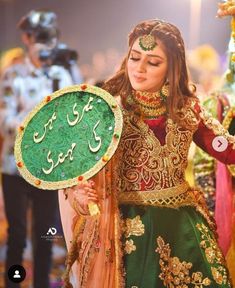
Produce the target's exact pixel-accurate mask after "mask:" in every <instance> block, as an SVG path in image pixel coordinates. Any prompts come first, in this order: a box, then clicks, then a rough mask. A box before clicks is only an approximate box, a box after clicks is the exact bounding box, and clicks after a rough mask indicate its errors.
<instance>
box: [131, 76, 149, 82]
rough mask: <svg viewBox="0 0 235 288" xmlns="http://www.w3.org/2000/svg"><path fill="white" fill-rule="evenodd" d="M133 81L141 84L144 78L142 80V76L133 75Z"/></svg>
mask: <svg viewBox="0 0 235 288" xmlns="http://www.w3.org/2000/svg"><path fill="white" fill-rule="evenodd" d="M134 79H135V81H136V82H143V81H145V80H146V78H144V77H142V76H137V75H134Z"/></svg>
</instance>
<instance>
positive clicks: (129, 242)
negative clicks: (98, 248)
mask: <svg viewBox="0 0 235 288" xmlns="http://www.w3.org/2000/svg"><path fill="white" fill-rule="evenodd" d="M124 250H125V252H126V253H127V254H131V252H133V251H135V250H136V246H135V244H134V241H133V240H132V239H130V240H126V243H125V247H124Z"/></svg>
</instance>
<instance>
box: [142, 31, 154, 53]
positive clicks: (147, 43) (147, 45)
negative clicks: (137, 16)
mask: <svg viewBox="0 0 235 288" xmlns="http://www.w3.org/2000/svg"><path fill="white" fill-rule="evenodd" d="M139 45H140V47H141V49H142V50H144V51H150V50H153V49H154V48H155V47H156V46H157V42H156V41H155V38H154V37H153V36H152V35H151V34H148V35H144V36H141V37H140V38H139Z"/></svg>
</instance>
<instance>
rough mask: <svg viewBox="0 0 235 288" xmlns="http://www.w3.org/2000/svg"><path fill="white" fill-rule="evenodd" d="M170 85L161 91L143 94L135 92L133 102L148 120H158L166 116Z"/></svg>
mask: <svg viewBox="0 0 235 288" xmlns="http://www.w3.org/2000/svg"><path fill="white" fill-rule="evenodd" d="M168 91H169V85H166V84H165V85H164V86H163V87H162V89H161V90H160V91H157V92H154V93H151V92H141V91H133V93H132V100H133V103H134V104H135V105H138V107H139V110H140V112H141V113H142V114H143V115H144V116H145V117H146V118H156V117H159V116H161V115H164V114H166V112H167V110H166V98H167V96H168V93H169V92H168Z"/></svg>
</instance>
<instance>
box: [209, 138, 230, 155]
mask: <svg viewBox="0 0 235 288" xmlns="http://www.w3.org/2000/svg"><path fill="white" fill-rule="evenodd" d="M212 147H213V149H214V150H215V151H217V152H223V151H225V150H226V149H227V147H228V141H227V139H225V138H224V137H223V136H216V137H215V138H214V139H213V141H212Z"/></svg>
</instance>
